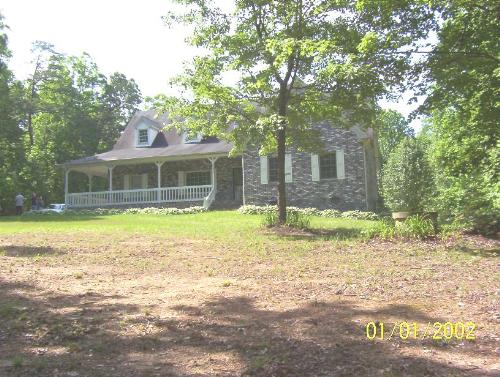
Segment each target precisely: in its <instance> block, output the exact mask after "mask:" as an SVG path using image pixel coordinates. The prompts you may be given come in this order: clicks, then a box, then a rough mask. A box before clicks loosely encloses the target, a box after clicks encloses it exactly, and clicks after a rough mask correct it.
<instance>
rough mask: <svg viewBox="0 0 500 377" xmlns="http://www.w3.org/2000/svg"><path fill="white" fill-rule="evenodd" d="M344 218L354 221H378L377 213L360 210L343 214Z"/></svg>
mask: <svg viewBox="0 0 500 377" xmlns="http://www.w3.org/2000/svg"><path fill="white" fill-rule="evenodd" d="M342 217H344V218H346V219H352V220H378V216H377V214H376V213H373V212H369V211H358V210H356V211H346V212H342Z"/></svg>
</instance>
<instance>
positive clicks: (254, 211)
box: [238, 205, 278, 215]
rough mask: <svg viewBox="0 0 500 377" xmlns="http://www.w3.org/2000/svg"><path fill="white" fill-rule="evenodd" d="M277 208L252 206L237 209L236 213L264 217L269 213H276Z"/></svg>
mask: <svg viewBox="0 0 500 377" xmlns="http://www.w3.org/2000/svg"><path fill="white" fill-rule="evenodd" d="M277 210H278V207H277V206H254V205H246V206H241V207H240V208H239V209H238V212H239V213H241V214H243V215H264V214H266V213H268V212H270V211H277Z"/></svg>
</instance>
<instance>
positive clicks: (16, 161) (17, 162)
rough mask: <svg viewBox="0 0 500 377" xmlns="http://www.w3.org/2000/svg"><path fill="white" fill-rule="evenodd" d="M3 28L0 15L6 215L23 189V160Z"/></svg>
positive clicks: (1, 199)
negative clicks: (21, 171)
mask: <svg viewBox="0 0 500 377" xmlns="http://www.w3.org/2000/svg"><path fill="white" fill-rule="evenodd" d="M6 28H7V26H6V25H5V24H4V23H3V17H2V15H1V14H0V208H1V209H2V210H3V211H4V212H6V213H9V212H10V211H12V210H13V207H14V203H13V200H14V196H15V192H16V191H17V190H22V189H24V187H25V186H24V182H23V181H22V179H20V177H19V174H18V172H19V171H20V169H21V167H22V163H23V160H24V151H23V132H22V130H21V128H20V127H19V123H20V120H21V118H22V113H21V112H22V85H21V83H20V82H18V81H16V80H15V78H14V75H13V74H12V72H11V71H10V70H9V68H8V66H7V63H8V60H9V58H10V56H11V52H10V50H9V49H8V45H7V43H8V38H7V34H6V33H5V29H6Z"/></svg>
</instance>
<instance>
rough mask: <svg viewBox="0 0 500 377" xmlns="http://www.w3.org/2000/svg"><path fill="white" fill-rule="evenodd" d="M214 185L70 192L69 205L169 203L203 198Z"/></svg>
mask: <svg viewBox="0 0 500 377" xmlns="http://www.w3.org/2000/svg"><path fill="white" fill-rule="evenodd" d="M213 191H214V190H212V185H205V186H182V187H161V188H154V189H145V190H120V191H100V192H82V193H74V194H68V195H67V199H66V205H67V206H68V207H73V208H75V207H100V206H109V205H127V204H147V203H168V202H186V201H197V200H203V201H204V203H205V202H206V200H205V199H206V198H207V197H208V196H209V194H211V193H212V192H213Z"/></svg>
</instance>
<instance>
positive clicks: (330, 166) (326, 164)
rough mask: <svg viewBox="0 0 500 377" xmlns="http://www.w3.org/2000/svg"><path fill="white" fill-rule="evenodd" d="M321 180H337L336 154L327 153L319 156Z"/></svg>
mask: <svg viewBox="0 0 500 377" xmlns="http://www.w3.org/2000/svg"><path fill="white" fill-rule="evenodd" d="M319 174H320V179H328V178H337V156H336V153H335V152H333V153H327V154H322V155H320V156H319Z"/></svg>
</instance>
